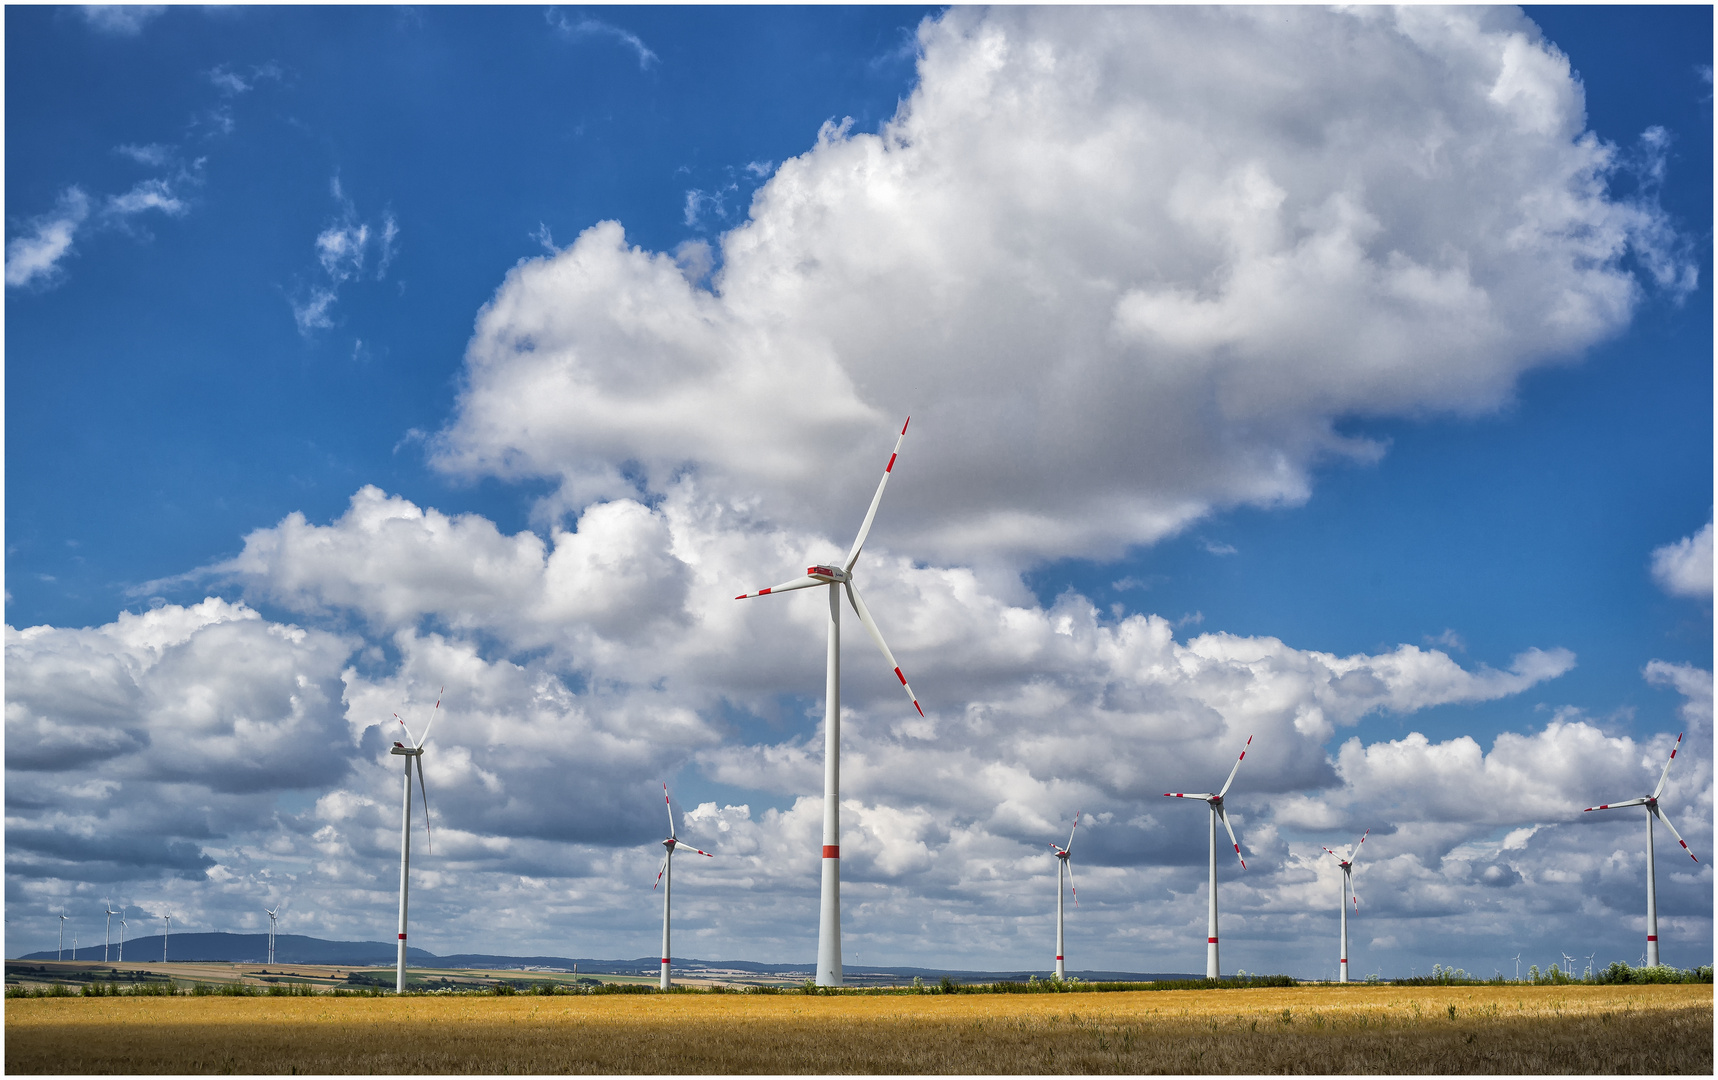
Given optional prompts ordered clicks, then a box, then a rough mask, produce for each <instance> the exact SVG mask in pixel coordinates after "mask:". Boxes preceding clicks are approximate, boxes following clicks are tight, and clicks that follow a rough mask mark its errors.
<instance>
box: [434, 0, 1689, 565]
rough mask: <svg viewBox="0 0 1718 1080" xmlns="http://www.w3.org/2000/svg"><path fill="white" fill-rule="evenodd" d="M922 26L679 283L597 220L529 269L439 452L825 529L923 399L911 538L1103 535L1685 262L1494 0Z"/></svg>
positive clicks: (1090, 538)
mask: <svg viewBox="0 0 1718 1080" xmlns="http://www.w3.org/2000/svg"><path fill="white" fill-rule="evenodd" d="M921 48H922V58H921V61H920V66H919V74H920V81H919V84H918V86H917V88H916V89H915V91H914V93H913V94H912V95H911V97H910V98H909V99H907V100H906V101H905V102H904V103H903V104H902V106H901V109H900V111H899V113H898V115H897V116H896V117H895V118H894V119H893V120H892V121H891V122H890V123H888V124H886V125H884V127H883V129H882V130H881V132H880V133H878V134H876V135H870V134H854V133H852V132H851V131H849V130H848V129H847V128H846V127H845V126H840V125H830V126H828V127H826V128H825V130H824V131H823V132H822V134H821V135H820V136H819V139H818V142H817V145H816V146H815V147H814V148H813V149H812V150H810V151H809V152H807V153H805V154H803V155H801V156H800V157H798V158H795V159H792V160H790V161H787V162H785V163H784V164H783V165H782V166H781V167H780V169H778V170H777V172H776V173H775V175H774V176H773V177H772V178H771V180H770V181H769V182H768V183H767V184H766V185H764V186H763V187H762V188H761V189H760V190H759V192H758V194H757V196H756V199H755V201H754V203H753V205H752V208H751V217H750V220H749V221H748V222H746V223H745V224H744V225H742V226H740V227H739V228H736V229H734V230H733V231H731V232H729V233H728V234H726V235H725V236H724V237H722V239H721V245H720V257H721V266H720V269H719V270H718V271H717V272H716V274H715V276H714V277H713V278H712V279H711V280H710V282H709V287H708V288H704V287H701V286H700V284H698V283H696V282H694V281H689V280H687V278H686V276H685V275H683V273H682V265H681V263H677V262H676V260H675V259H674V258H672V257H670V256H669V255H667V254H655V253H651V252H648V251H645V250H641V249H639V248H635V247H631V246H628V244H627V242H626V240H625V237H624V235H623V232H622V228H621V226H620V225H619V224H617V223H614V222H607V223H603V224H600V225H597V226H594V227H592V228H591V229H589V230H588V231H587V232H586V233H585V234H584V235H582V236H581V237H580V238H579V240H578V241H577V242H576V243H574V244H573V245H572V246H570V247H569V248H567V249H565V250H563V251H561V252H559V253H558V254H557V255H555V256H554V257H552V258H541V259H533V260H527V261H525V262H523V263H522V264H521V265H520V266H518V267H517V268H516V269H515V270H514V271H513V272H512V273H511V274H509V276H508V278H507V281H506V283H505V284H504V285H503V286H502V287H501V289H500V290H499V292H498V293H497V294H496V296H495V298H494V300H493V301H492V302H491V303H490V304H489V305H488V306H487V307H486V308H485V309H484V311H483V313H482V314H481V316H480V317H479V320H478V325H477V332H476V336H475V337H474V339H473V340H472V342H471V345H470V348H469V352H468V356H467V363H468V378H467V383H466V386H465V389H464V392H463V394H462V395H461V398H460V401H459V407H458V412H457V415H456V416H455V417H454V418H453V420H452V422H451V423H450V424H449V426H448V428H447V429H446V430H445V432H444V433H443V436H442V438H441V440H440V443H439V457H438V460H439V462H440V463H441V465H442V466H443V467H444V468H447V469H449V470H451V471H454V472H457V473H466V474H490V475H499V476H504V477H525V476H531V477H550V478H556V479H559V480H560V481H562V490H561V492H560V495H559V496H558V497H557V498H555V499H552V500H550V501H549V503H548V504H546V506H545V509H546V510H551V511H553V510H565V509H576V508H577V507H578V506H580V505H583V504H584V503H585V502H587V501H589V500H590V499H592V498H612V497H616V496H620V495H627V494H635V493H636V491H637V489H639V488H643V489H647V490H648V491H651V492H661V491H663V490H666V488H667V487H669V486H670V485H671V484H672V483H673V482H674V481H675V479H676V478H678V477H681V476H683V475H685V474H686V473H687V472H689V471H690V472H694V473H696V474H697V475H698V476H699V477H700V478H702V480H703V482H704V484H705V488H706V490H707V491H709V492H711V493H712V494H715V495H718V496H720V497H724V498H728V499H734V500H738V501H741V502H743V503H744V504H745V505H747V506H750V507H753V508H755V510H756V512H757V513H759V514H760V515H763V516H765V517H769V518H774V519H777V520H784V521H792V522H797V523H806V524H811V525H813V526H815V527H817V528H819V529H821V530H825V531H828V532H831V533H837V534H839V533H843V532H844V531H846V530H850V529H852V528H853V527H854V524H856V522H857V518H858V515H859V512H860V508H861V506H862V505H863V500H864V496H865V494H866V493H867V491H868V488H869V485H870V483H871V482H872V478H873V477H874V476H875V474H876V472H877V468H878V466H879V465H880V464H881V462H882V457H883V454H884V452H885V451H886V445H885V444H886V442H887V438H888V432H889V431H890V430H891V425H895V424H898V423H899V422H900V419H901V417H903V416H905V415H907V414H909V413H912V414H914V415H915V416H916V418H917V419H916V421H915V426H914V430H913V432H912V433H911V434H910V435H909V438H908V445H907V450H906V457H905V459H904V461H903V467H902V468H901V469H900V470H899V472H898V473H897V477H896V483H895V485H894V490H893V492H892V494H891V505H890V507H889V513H890V514H891V517H892V520H893V521H894V522H895V524H896V528H897V529H898V530H899V534H900V535H903V536H905V537H907V538H909V539H910V541H911V543H912V545H913V547H914V550H917V551H923V552H926V553H929V554H931V555H933V556H935V557H938V558H942V559H954V560H959V561H972V560H977V561H979V562H989V561H992V560H998V559H1000V560H1002V561H1004V562H1011V563H1012V562H1014V561H1017V560H1020V559H1025V560H1031V559H1034V558H1037V557H1041V556H1059V555H1069V554H1078V555H1094V554H1096V555H1104V554H1110V553H1114V552H1116V551H1118V550H1119V549H1121V548H1122V547H1124V546H1126V545H1128V544H1133V543H1140V542H1146V541H1150V540H1153V539H1155V538H1157V537H1160V536H1162V535H1164V534H1165V533H1167V532H1170V531H1172V530H1174V529H1176V528H1178V527H1180V526H1182V525H1184V524H1185V523H1186V522H1188V521H1189V520H1191V519H1193V518H1195V517H1197V516H1198V515H1200V514H1201V513H1203V512H1205V511H1206V510H1207V509H1208V508H1210V507H1212V506H1214V505H1221V504H1229V503H1236V502H1255V503H1271V502H1276V501H1281V500H1291V501H1292V500H1298V499H1301V498H1303V497H1305V495H1306V493H1307V490H1308V470H1309V469H1310V468H1311V467H1312V466H1313V465H1314V464H1315V463H1316V462H1318V461H1320V460H1321V459H1325V458H1328V457H1331V456H1333V455H1334V456H1354V455H1358V456H1361V457H1365V456H1369V455H1373V454H1375V453H1377V452H1379V448H1378V447H1376V446H1373V445H1369V444H1366V443H1364V442H1361V441H1356V440H1353V439H1349V438H1345V437H1344V436H1342V435H1341V434H1340V422H1341V421H1342V420H1343V419H1344V418H1345V417H1356V416H1371V415H1379V414H1398V415H1399V414H1418V413H1424V412H1428V411H1436V410H1453V411H1458V412H1474V411H1482V410H1487V409H1491V408H1494V407H1496V406H1498V405H1499V404H1500V403H1502V402H1503V401H1505V400H1506V399H1507V398H1508V396H1509V394H1510V393H1511V390H1512V387H1513V385H1514V383H1515V380H1516V377H1517V376H1518V375H1519V374H1520V373H1522V372H1523V371H1525V370H1527V369H1529V368H1532V367H1534V366H1536V365H1541V364H1545V363H1548V362H1553V361H1556V360H1558V359H1561V358H1568V357H1571V356H1573V355H1574V354H1576V353H1577V352H1578V351H1579V350H1580V349H1581V348H1583V347H1584V346H1586V345H1589V344H1591V343H1593V342H1594V341H1596V340H1598V339H1600V338H1602V337H1604V336H1606V335H1608V334H1610V333H1612V332H1614V331H1616V330H1618V329H1619V328H1620V327H1621V326H1622V325H1624V323H1625V322H1626V321H1627V319H1628V317H1629V315H1630V313H1631V311H1632V309H1633V307H1634V305H1635V302H1636V299H1637V297H1638V296H1639V294H1640V292H1641V286H1640V284H1639V283H1638V282H1637V281H1636V279H1635V277H1634V276H1633V274H1632V273H1631V270H1630V266H1631V265H1633V264H1632V263H1631V262H1629V261H1628V259H1629V257H1630V256H1631V253H1632V255H1634V256H1637V257H1638V258H1639V259H1640V260H1641V261H1642V262H1643V263H1644V264H1645V265H1647V266H1649V267H1651V268H1652V274H1651V275H1650V276H1652V277H1655V278H1656V279H1658V280H1659V282H1660V283H1661V284H1663V285H1665V286H1667V287H1670V288H1672V289H1677V288H1683V287H1686V286H1687V284H1688V281H1689V278H1688V275H1689V274H1690V273H1692V270H1691V268H1690V267H1688V266H1685V265H1683V264H1682V263H1681V262H1679V261H1677V259H1676V258H1675V257H1674V253H1673V251H1672V247H1671V245H1673V243H1674V237H1672V236H1671V235H1670V234H1669V231H1668V226H1667V225H1666V222H1665V218H1664V216H1663V215H1662V213H1660V212H1659V211H1658V209H1657V208H1656V206H1655V205H1652V204H1649V203H1645V202H1628V201H1619V200H1616V199H1613V198H1611V197H1609V195H1608V193H1607V181H1608V178H1609V176H1610V174H1611V173H1612V172H1613V171H1614V170H1615V169H1616V168H1617V167H1618V152H1617V151H1616V149H1615V148H1613V147H1611V146H1608V145H1606V144H1603V143H1601V142H1599V141H1598V140H1597V139H1596V138H1594V137H1593V136H1592V135H1591V134H1588V133H1585V132H1584V111H1583V101H1582V93H1581V87H1580V83H1579V81H1578V80H1577V79H1576V78H1575V77H1574V75H1573V74H1572V73H1571V71H1570V69H1569V64H1568V61H1567V59H1566V58H1565V57H1564V56H1563V55H1562V54H1561V53H1559V52H1558V51H1557V50H1556V49H1555V47H1553V46H1551V45H1550V44H1548V43H1546V42H1545V41H1543V40H1542V39H1541V38H1540V36H1539V34H1538V31H1537V30H1536V28H1535V27H1534V26H1533V25H1532V24H1531V23H1530V22H1528V21H1527V20H1526V19H1525V18H1523V17H1522V16H1521V15H1520V14H1519V13H1518V12H1514V11H1508V10H1497V9H1461V10H1457V11H1450V10H1433V9H1420V8H1410V9H1405V10H1399V11H1389V10H1382V9H1356V10H1351V11H1345V12H1338V11H1328V10H1312V9H1302V8H1245V9H1243V8H1220V9H1208V8H1097V9H1038V8H1008V9H1001V10H975V9H957V10H955V11H952V12H950V13H948V14H947V15H945V16H944V17H942V18H940V19H937V20H932V21H928V22H927V23H926V24H925V25H924V26H923V28H922V29H921ZM683 261H684V260H683Z"/></svg>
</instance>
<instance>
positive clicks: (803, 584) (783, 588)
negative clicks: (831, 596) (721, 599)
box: [734, 574, 829, 600]
mask: <svg viewBox="0 0 1718 1080" xmlns="http://www.w3.org/2000/svg"><path fill="white" fill-rule="evenodd" d="M827 584H829V582H827V581H819V580H817V579H816V578H814V577H812V576H811V575H810V574H807V575H805V576H804V577H796V578H794V579H793V580H792V581H786V582H783V583H782V584H780V585H771V586H770V587H769V588H767V589H759V590H758V591H757V592H749V593H741V594H740V595H738V596H736V597H734V599H735V600H749V599H751V598H752V597H754V596H768V595H769V594H770V593H778V592H792V591H793V590H795V589H809V588H811V587H812V586H813V585H827Z"/></svg>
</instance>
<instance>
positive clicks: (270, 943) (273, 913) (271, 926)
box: [264, 904, 280, 965]
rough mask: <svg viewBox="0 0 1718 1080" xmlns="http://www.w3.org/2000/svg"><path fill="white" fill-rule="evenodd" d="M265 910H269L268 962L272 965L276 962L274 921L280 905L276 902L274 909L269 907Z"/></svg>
mask: <svg viewBox="0 0 1718 1080" xmlns="http://www.w3.org/2000/svg"><path fill="white" fill-rule="evenodd" d="M264 910H265V911H268V962H269V963H270V964H271V965H272V964H273V963H274V923H275V919H276V917H277V914H278V912H279V911H280V905H279V904H276V905H275V906H274V908H273V909H272V910H270V909H267V908H265V909H264Z"/></svg>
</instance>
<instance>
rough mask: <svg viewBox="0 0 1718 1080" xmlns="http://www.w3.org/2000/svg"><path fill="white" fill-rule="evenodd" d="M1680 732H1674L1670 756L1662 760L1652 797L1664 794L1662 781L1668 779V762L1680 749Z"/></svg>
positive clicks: (1674, 757) (1673, 759) (1673, 758)
mask: <svg viewBox="0 0 1718 1080" xmlns="http://www.w3.org/2000/svg"><path fill="white" fill-rule="evenodd" d="M1682 735H1683V733H1682V732H1680V731H1679V732H1677V733H1676V745H1675V746H1673V747H1671V748H1670V756H1669V757H1668V758H1666V759H1665V760H1664V771H1663V772H1662V773H1659V775H1658V786H1657V787H1655V788H1653V789H1652V797H1653V798H1655V799H1656V798H1658V797H1659V796H1660V795H1663V794H1664V782H1665V781H1666V780H1669V779H1670V763H1671V762H1673V761H1675V760H1676V752H1677V751H1678V750H1680V749H1682Z"/></svg>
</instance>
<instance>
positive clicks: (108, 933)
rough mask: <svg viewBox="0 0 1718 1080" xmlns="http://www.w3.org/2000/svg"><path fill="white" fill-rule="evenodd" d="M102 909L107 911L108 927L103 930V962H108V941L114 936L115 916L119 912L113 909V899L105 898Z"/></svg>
mask: <svg viewBox="0 0 1718 1080" xmlns="http://www.w3.org/2000/svg"><path fill="white" fill-rule="evenodd" d="M101 909H102V910H103V911H105V912H107V928H106V929H105V930H103V931H102V932H101V962H102V963H104V964H105V963H107V950H108V943H109V941H110V940H111V939H112V938H113V917H114V916H115V915H118V914H119V912H117V911H115V910H113V901H112V900H103V901H102V902H101Z"/></svg>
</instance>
